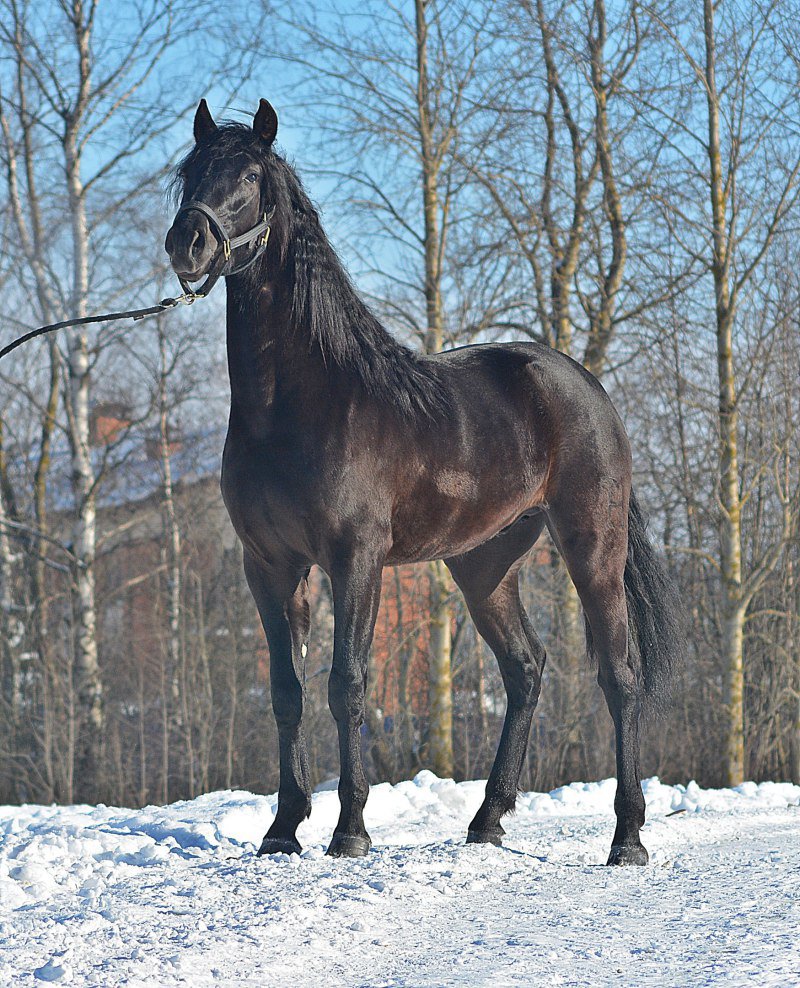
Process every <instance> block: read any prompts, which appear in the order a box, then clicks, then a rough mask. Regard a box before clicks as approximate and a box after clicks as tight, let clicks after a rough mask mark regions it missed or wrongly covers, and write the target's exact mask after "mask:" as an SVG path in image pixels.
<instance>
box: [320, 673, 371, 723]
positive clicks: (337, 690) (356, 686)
mask: <svg viewBox="0 0 800 988" xmlns="http://www.w3.org/2000/svg"><path fill="white" fill-rule="evenodd" d="M328 706H329V708H330V711H331V713H332V714H333V717H334V720H335V721H336V722H337V723H339V722H340V721H345V722H352V721H357V722H358V723H359V724H360V723H361V721H362V720H363V719H364V677H363V675H362V674H361V672H360V671H359V670H354V671H352V672H350V671H346V672H342V671H341V670H339V669H336V668H333V669H331V674H330V678H329V679H328Z"/></svg>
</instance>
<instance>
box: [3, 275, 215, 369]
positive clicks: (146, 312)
mask: <svg viewBox="0 0 800 988" xmlns="http://www.w3.org/2000/svg"><path fill="white" fill-rule="evenodd" d="M199 298H205V295H203V294H198V293H196V292H184V294H183V295H179V296H178V297H177V298H162V299H161V301H160V302H158V303H157V304H156V305H151V306H149V307H148V308H147V309H128V310H127V311H125V312H106V313H104V314H103V315H99V316H83V318H81V319H65V320H64V321H63V322H54V323H51V324H50V325H49V326H40V327H39V328H38V329H32V330H31V331H30V333H25V335H24V336H20V337H18V338H17V339H16V340H14V341H13V343H9V344H8V346H4V347H3V349H2V350H0V360H2V359H3V357H5V356H6V355H7V354H9V353H11V352H12V351H13V350H16V349H17V347H18V346H22V344H23V343H27V342H28V340H33V339H36V337H37V336H44V334H45V333H54V332H55V331H56V330H57V329H66V328H67V327H68V326H87V325H89V324H90V323H95V322H115V321H117V320H119V319H133V321H134V322H137V321H138V320H139V319H147V317H148V316H157V315H158V314H159V313H161V312H168V311H169V310H170V309H174V308H175V307H176V306H177V305H191V304H192V302H195V301H196V300H197V299H199Z"/></svg>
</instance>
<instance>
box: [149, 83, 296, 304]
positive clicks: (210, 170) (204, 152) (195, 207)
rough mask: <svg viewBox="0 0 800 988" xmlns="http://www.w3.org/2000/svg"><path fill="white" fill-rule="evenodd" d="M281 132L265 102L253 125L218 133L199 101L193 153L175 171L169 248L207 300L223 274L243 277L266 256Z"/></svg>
mask: <svg viewBox="0 0 800 988" xmlns="http://www.w3.org/2000/svg"><path fill="white" fill-rule="evenodd" d="M277 131H278V117H277V114H276V113H275V110H274V109H273V108H272V106H271V105H270V103H268V102H267V100H265V99H262V100H261V102H260V104H259V107H258V110H257V111H256V114H255V116H254V118H253V124H252V127H248V126H246V125H243V124H225V125H223V126H222V127H218V126H217V124H216V123H215V122H214V119H213V117H212V116H211V113H210V111H209V109H208V106H207V104H206V101H205V100H201V101H200V105H199V106H198V107H197V112H196V113H195V117H194V139H195V143H194V147H193V148H192V150H191V151H190V152H189V154H188V155H187V156H186V157H185V158H184V159H183V161H182V162H181V163H180V164H179V165H178V168H177V171H176V185H177V186H178V188H179V189H180V191H181V204H180V208H179V209H178V212H177V214H176V215H175V219H174V221H173V223H172V226H171V227H170V229H169V232H168V233H167V238H166V241H165V243H164V247H165V249H166V251H167V254H169V258H170V262H171V264H172V268H173V270H174V271H175V273H176V274H177V276H178V278H179V279H180V281H181V283H182V284H183V286H184V288H186V289H187V290H188V283H196V282H198V281H200V280H201V279H203V278H205V279H206V281H205V283H204V285H203V286H202V287H201V288H200V289H199V290H198V293H199V294H207V293H208V292H209V291H210V290H211V287H212V286H213V284H214V282H216V280H217V279H218V278H219V277H220V276H223V275H224V276H227V275H231V274H237V273H239V272H240V271H243V270H244V269H245V268H247V267H249V266H250V265H251V264H253V263H254V262H255V261H256V260H257V259H258V257H260V256H261V254H262V253H263V252H264V251H265V250H266V247H267V241H268V238H269V232H270V226H269V222H270V219H271V217H272V214H273V212H274V198H272V201H271V197H270V194H269V184H270V183H269V182H268V180H267V174H268V172H269V164H270V160H271V159H274V158H275V155H274V154H273V152H272V145H273V142H274V140H275V135H276V133H277Z"/></svg>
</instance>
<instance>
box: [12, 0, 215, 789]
mask: <svg viewBox="0 0 800 988" xmlns="http://www.w3.org/2000/svg"><path fill="white" fill-rule="evenodd" d="M199 14H200V11H199V8H197V7H196V6H194V5H188V4H184V3H181V2H173V0H166V2H155V0H136V2H134V3H131V4H129V5H128V6H127V7H126V16H125V18H122V19H121V18H119V17H118V14H116V13H115V12H114V11H113V10H112V9H111V8H108V7H106V6H105V5H103V4H99V3H97V2H94V0H88V2H87V0H68V2H64V3H52V4H46V5H37V4H32V3H30V2H29V0H4V2H3V4H2V8H0V46H1V47H2V53H3V56H4V67H3V71H2V77H1V78H0V87H1V90H0V125H2V132H3V159H4V164H5V170H6V184H7V190H8V195H9V201H10V205H11V212H12V217H13V223H14V227H15V233H16V240H17V242H18V243H19V244H20V247H21V257H20V258H19V264H18V268H17V270H18V273H19V276H20V279H21V283H22V284H23V285H27V286H30V288H31V290H32V299H33V300H34V301H35V303H36V316H37V322H38V321H40V320H41V321H42V322H50V321H55V320H56V319H66V318H78V317H81V316H84V315H86V314H87V312H88V310H89V299H90V297H91V304H92V307H93V308H94V307H99V308H102V307H103V306H108V305H109V303H110V302H111V301H112V300H116V298H115V292H116V289H114V288H111V289H109V287H108V286H109V285H114V284H115V283H116V284H119V285H120V286H121V291H123V292H125V294H126V297H127V298H130V297H131V296H132V295H134V293H135V292H136V290H137V288H138V287H139V286H140V285H143V284H146V283H147V282H148V279H149V278H150V276H151V274H152V271H151V270H149V269H148V268H147V265H146V263H137V262H134V263H133V264H127V265H126V266H125V269H124V273H123V272H121V271H119V269H117V270H116V271H115V270H114V267H115V265H114V263H113V258H114V252H113V251H111V252H109V246H110V245H112V244H114V245H115V247H116V250H120V249H123V247H124V245H126V242H129V239H128V230H129V229H130V227H129V225H128V224H127V223H126V220H127V218H128V217H129V216H130V215H131V214H134V213H135V211H136V209H137V206H140V205H141V203H142V202H143V201H144V199H146V196H147V195H148V194H151V195H152V194H153V193H156V192H157V188H158V186H157V183H158V178H159V175H160V174H163V169H164V166H165V163H166V161H167V154H166V151H162V154H160V155H159V157H158V160H157V161H154V160H153V158H152V157H150V154H151V152H152V151H156V150H157V148H158V146H159V138H160V137H161V136H163V135H166V133H167V132H168V131H169V129H170V128H171V127H172V126H173V124H174V122H175V119H176V117H179V116H180V115H181V113H183V112H186V111H187V110H188V107H189V105H190V104H191V102H192V101H193V100H194V99H195V93H194V92H193V93H192V94H191V98H190V99H187V97H186V93H185V92H184V93H181V96H180V98H179V99H178V100H175V99H174V97H171V96H170V95H169V93H170V90H172V89H173V86H175V85H178V86H179V85H180V82H181V77H180V76H172V75H171V74H170V73H169V72H167V71H164V72H161V73H160V72H159V71H157V70H160V69H162V67H163V68H164V69H166V63H167V55H168V53H169V52H170V51H171V49H172V48H173V47H174V45H175V44H176V40H178V39H180V36H181V32H179V31H178V30H177V24H181V27H182V29H185V28H186V27H187V26H189V25H191V24H192V23H194V18H195V17H197V16H199ZM148 253H149V252H148ZM117 268H118V266H117ZM131 275H133V280H132V278H131ZM101 286H102V287H101ZM103 352H104V351H103V346H102V345H97V344H94V343H90V337H89V334H88V333H87V332H85V331H83V330H73V331H69V332H68V333H67V334H66V339H65V341H64V343H63V349H62V348H61V346H59V345H57V344H56V343H55V341H53V342H51V343H50V344H49V361H50V368H51V371H50V381H49V393H48V398H47V400H46V402H45V403H44V407H43V408H42V407H41V406H42V403H41V402H39V406H40V411H41V413H42V419H41V421H42V438H41V446H40V457H39V467H38V469H37V477H36V495H35V528H36V531H37V532H38V533H39V535H38V536H36V537H37V538H38V537H41V536H42V535H43V534H44V533H45V532H46V527H47V519H46V517H45V515H46V494H45V491H46V486H47V465H48V461H49V454H50V448H51V445H52V442H53V436H54V430H55V428H56V427H57V426H56V415H57V403H58V401H59V397H60V399H61V401H62V404H63V420H62V422H61V423H60V425H61V428H62V429H63V435H65V436H66V438H67V440H68V442H69V448H70V451H71V486H72V498H73V521H72V527H71V533H70V535H69V537H68V539H65V540H64V541H65V543H67V542H68V543H69V550H70V553H71V558H72V611H73V613H72V657H73V661H72V677H73V680H74V685H75V690H76V697H77V705H76V711H77V722H76V725H75V750H74V774H73V776H72V778H73V779H74V782H75V785H77V786H78V790H76V791H75V792H72V791H70V792H68V793H65V795H66V796H67V798H72V797H73V796H79V795H81V794H83V795H88V794H89V793H92V794H93V795H94V796H95V798H96V790H95V785H96V784H99V783H100V781H101V780H100V774H101V773H100V765H101V753H102V744H103V725H104V712H103V684H102V675H101V667H100V657H99V655H98V645H97V604H96V591H95V560H96V550H97V495H98V487H99V485H100V482H101V480H102V473H103V469H104V464H103V463H102V462H98V459H97V457H93V456H92V453H91V449H90V436H89V426H90V409H91V400H92V398H91V396H92V387H93V379H94V377H95V375H96V374H97V371H98V365H99V363H100V362H101V361H102V359H103ZM38 555H41V552H39V553H38ZM34 579H35V582H36V583H37V584H41V572H40V571H35V577H34ZM39 596H40V597H41V596H42V595H41V594H40V595H39ZM41 620H42V627H43V628H44V627H46V624H45V622H46V615H45V616H44V617H43V618H42V619H41ZM40 638H41V640H42V641H43V640H44V639H45V638H46V635H45V634H42V635H41V636H40ZM68 787H69V788H70V789H71V788H72V786H71V784H70V783H68Z"/></svg>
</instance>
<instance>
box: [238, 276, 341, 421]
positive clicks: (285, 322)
mask: <svg viewBox="0 0 800 988" xmlns="http://www.w3.org/2000/svg"><path fill="white" fill-rule="evenodd" d="M227 292H228V301H227V327H226V329H227V333H226V335H227V350H228V374H229V378H230V387H231V418H232V420H236V421H237V422H239V423H240V424H242V425H244V426H245V427H246V429H247V430H248V431H249V432H251V433H264V432H268V431H269V430H270V428H272V427H273V426H274V424H275V420H276V416H277V415H278V413H279V412H283V413H288V414H291V413H292V407H291V406H292V405H296V406H297V409H296V411H297V412H298V413H299V412H300V411H301V410H302V409H303V408H304V407H306V408H307V407H309V405H311V404H312V403H310V402H308V401H306V400H305V399H304V396H311V395H313V394H314V393H315V392H316V393H317V394H318V393H319V391H320V389H322V388H323V387H324V386H325V367H324V363H323V361H322V360H321V357H320V354H319V353H318V352H317V350H316V348H314V347H312V346H311V345H310V341H309V340H307V339H306V340H304V339H303V338H302V336H301V335H300V334H296V333H294V332H293V330H292V326H291V319H290V312H291V306H290V303H289V302H288V301H286V300H285V299H282V298H281V296H280V294H279V293H277V292H275V291H274V290H273V289H272V288H271V286H270V285H264V286H262V287H261V288H260V289H259V288H256V287H255V286H254V285H253V284H252V283H247V282H245V281H244V279H241V278H228V279H227ZM313 404H316V403H313Z"/></svg>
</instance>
